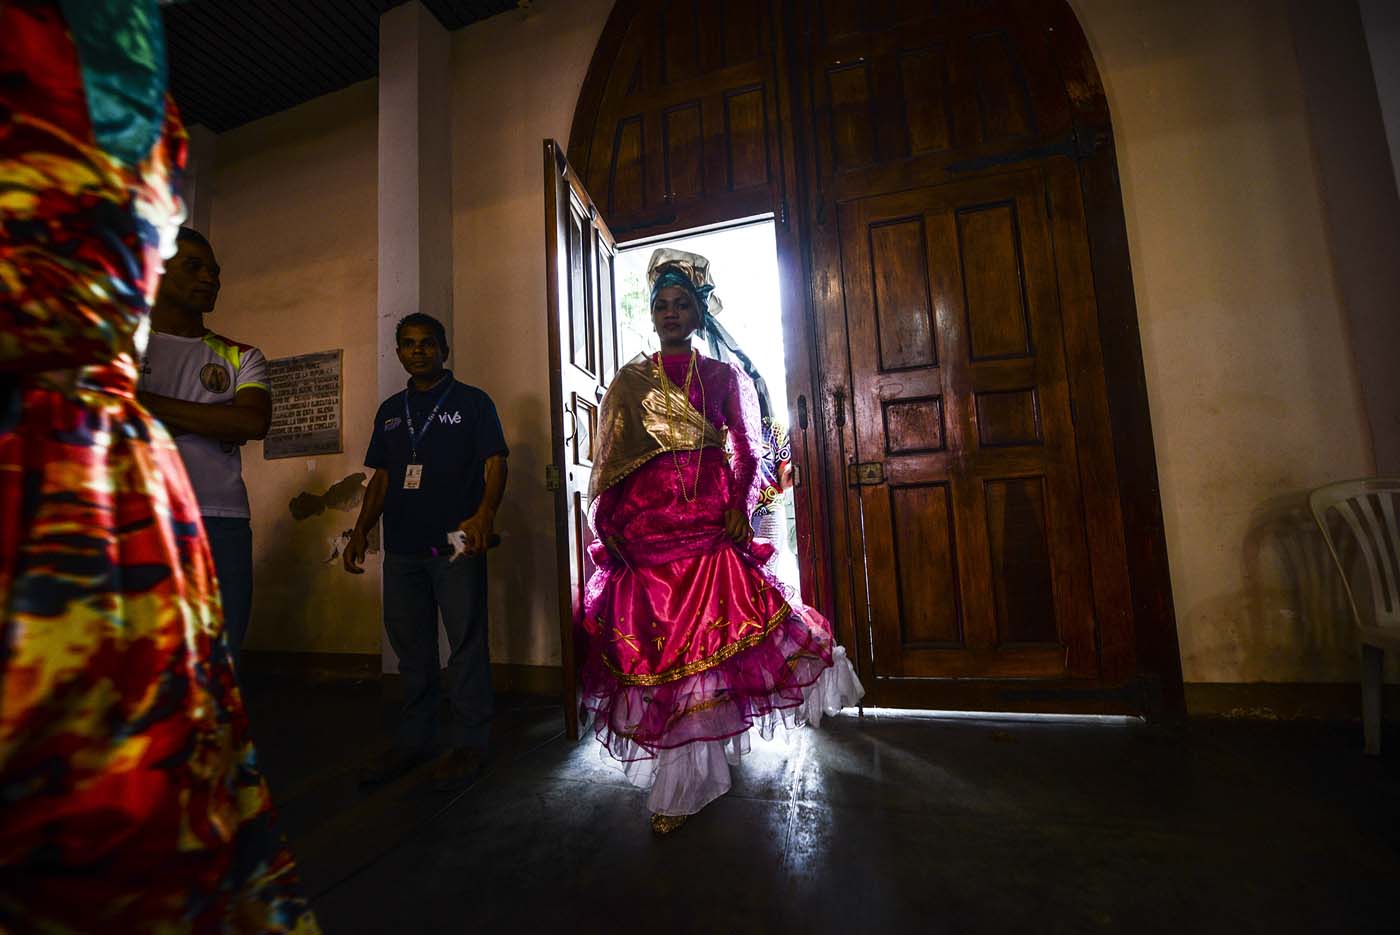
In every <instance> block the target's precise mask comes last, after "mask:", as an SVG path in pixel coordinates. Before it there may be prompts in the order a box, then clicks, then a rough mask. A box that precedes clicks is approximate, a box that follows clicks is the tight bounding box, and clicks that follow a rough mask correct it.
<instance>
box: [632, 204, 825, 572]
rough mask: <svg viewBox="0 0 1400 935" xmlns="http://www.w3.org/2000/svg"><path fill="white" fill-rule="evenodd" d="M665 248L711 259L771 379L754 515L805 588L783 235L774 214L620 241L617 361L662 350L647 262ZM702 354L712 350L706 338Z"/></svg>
mask: <svg viewBox="0 0 1400 935" xmlns="http://www.w3.org/2000/svg"><path fill="white" fill-rule="evenodd" d="M658 247H670V248H672V249H676V250H686V251H689V252H691V253H698V254H700V255H701V256H704V257H706V258H708V259H709V261H710V274H711V276H712V277H713V279H714V282H715V294H716V295H717V296H719V297H720V300H721V301H722V302H723V305H724V307H723V310H722V311H721V312H720V315H719V320H720V323H721V324H723V325H724V327H725V329H726V330H727V331H728V332H729V333H730V334H731V335H733V337H734V340H735V342H736V343H737V344H738V345H739V347H740V348H741V349H742V350H743V351H744V353H745V354H747V355H748V356H749V358H750V359H751V360H752V361H753V363H754V366H755V367H756V368H757V369H758V372H759V374H760V375H761V376H762V377H763V379H764V382H766V383H767V385H768V393H769V397H770V402H771V410H770V415H769V417H768V418H767V419H765V420H764V426H763V435H764V459H763V467H762V473H763V486H764V495H763V497H762V498H761V499H760V503H759V506H758V509H757V511H756V512H755V514H754V516H753V517H752V519H753V524H754V531H755V534H756V535H757V536H759V537H761V538H764V539H768V540H770V541H771V542H772V543H773V545H774V547H775V548H776V549H777V550H778V554H777V555H776V556H775V558H774V563H773V566H772V568H773V571H774V573H775V574H776V575H777V576H778V578H779V579H780V580H781V581H782V582H783V583H784V584H786V585H788V586H789V587H791V588H792V589H793V590H794V591H797V590H799V580H798V567H799V566H798V562H797V519H796V511H795V510H794V509H793V491H792V469H791V461H792V447H791V443H790V437H789V434H788V425H787V418H788V416H787V413H788V401H787V364H786V359H785V354H784V347H783V323H782V306H781V304H780V299H779V285H778V253H777V240H776V239H775V232H774V229H773V221H772V220H771V219H767V220H762V221H757V222H751V223H746V224H741V225H737V226H734V227H726V228H723V229H721V230H712V231H706V232H704V233H698V234H682V235H680V236H677V237H668V238H666V239H665V240H662V241H649V242H647V243H645V244H642V245H638V246H621V247H619V249H618V253H617V260H616V263H617V265H616V267H615V269H616V275H617V341H618V362H619V363H626V362H627V361H629V360H631V359H632V358H633V357H635V356H637V355H638V354H650V353H654V352H655V351H656V350H657V346H658V345H657V339H656V333H655V332H654V331H652V327H651V310H650V295H649V294H648V292H647V283H646V271H647V262H648V260H650V258H651V254H652V251H653V250H655V249H657V248H658ZM696 348H697V350H698V351H699V352H700V353H701V354H707V353H709V348H708V347H707V346H706V343H705V342H704V341H703V340H702V341H697V342H696Z"/></svg>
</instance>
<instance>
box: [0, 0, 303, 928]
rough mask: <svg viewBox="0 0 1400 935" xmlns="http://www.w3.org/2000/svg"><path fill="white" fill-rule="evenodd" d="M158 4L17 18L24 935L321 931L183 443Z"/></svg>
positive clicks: (9, 84) (15, 611) (3, 832)
mask: <svg viewBox="0 0 1400 935" xmlns="http://www.w3.org/2000/svg"><path fill="white" fill-rule="evenodd" d="M163 42H164V40H163V37H162V35H161V25H160V14H159V12H158V10H157V7H156V3H155V0H144V2H131V0H127V2H120V0H106V2H104V0H72V2H66V3H55V2H35V0H5V2H3V3H0V615H2V616H0V931H6V932H10V931H13V932H46V933H47V932H102V933H123V935H125V933H145V932H151V933H154V932H160V933H167V932H168V933H183V932H199V933H203V932H249V933H251V932H314V931H316V924H315V921H314V919H313V918H312V916H311V914H310V912H309V910H308V909H307V906H306V903H305V901H304V900H303V899H302V898H301V897H300V896H299V895H298V892H297V881H296V877H295V868H294V866H293V863H292V859H291V855H290V853H289V852H288V850H287V848H286V846H285V844H284V843H283V842H282V840H281V838H280V837H279V835H278V834H277V832H276V830H275V828H274V827H273V822H272V806H271V800H270V797H269V795H268V791H267V786H266V784H265V783H264V782H263V779H262V776H261V774H260V773H259V772H258V770H257V767H256V764H255V761H254V755H253V748H252V745H251V744H250V742H249V740H248V730H247V722H246V718H245V715H244V711H243V705H242V701H241V699H240V697H239V694H238V689H237V687H236V685H235V683H234V677H233V671H232V669H231V668H230V666H229V662H228V654H227V651H226V649H225V646H224V641H223V637H222V633H221V622H220V617H219V607H218V600H217V594H218V592H217V590H216V588H215V584H214V581H213V565H212V563H211V561H210V557H209V550H208V547H207V545H206V544H205V541H204V538H203V534H202V531H201V529H200V525H199V513H198V509H197V506H196V504H195V500H194V495H193V493H192V491H191V489H190V485H189V482H188V481H187V480H186V477H185V472H184V468H183V467H182V465H181V462H180V456H179V454H178V453H177V451H176V448H175V446H174V444H173V443H172V442H171V440H170V437H169V436H168V435H167V434H166V432H165V431H164V429H162V428H161V427H159V426H158V425H157V424H156V423H155V422H154V421H153V420H152V419H151V417H150V416H149V415H148V414H147V413H146V412H145V410H144V409H142V408H141V406H139V405H138V404H137V402H136V399H135V385H136V376H137V374H136V360H137V359H138V353H137V352H138V346H139V345H141V344H143V343H144V341H145V334H146V328H147V311H148V307H149V303H150V300H151V297H152V296H153V294H154V292H155V288H156V284H157V282H158V279H159V274H160V271H161V255H162V251H161V247H162V243H164V244H165V245H166V247H167V250H166V255H169V253H170V252H171V250H170V249H169V248H173V235H174V229H175V225H177V224H178V221H179V215H180V205H179V202H178V200H177V199H176V198H175V197H174V195H173V194H172V188H171V178H170V176H171V174H172V173H173V172H174V171H175V170H176V169H177V168H178V167H179V166H180V165H181V164H182V162H183V158H184V153H183V150H184V136H183V132H182V131H181V129H180V126H179V122H178V119H177V118H176V117H175V115H174V112H173V108H170V109H168V108H167V105H166V102H165V60H164V45H163Z"/></svg>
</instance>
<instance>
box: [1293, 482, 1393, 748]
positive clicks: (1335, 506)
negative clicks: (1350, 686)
mask: <svg viewBox="0 0 1400 935" xmlns="http://www.w3.org/2000/svg"><path fill="white" fill-rule="evenodd" d="M1308 506H1309V507H1311V509H1312V514H1313V519H1315V520H1316V521H1317V525H1318V528H1320V529H1321V530H1322V538H1323V539H1324V540H1326V542H1327V549H1328V551H1330V552H1331V553H1332V561H1333V562H1335V563H1336V565H1337V571H1338V572H1339V573H1340V574H1341V576H1342V582H1343V583H1344V584H1345V585H1346V592H1347V600H1348V601H1349V602H1350V603H1351V614H1352V619H1353V620H1354V621H1355V622H1356V629H1357V635H1358V636H1359V637H1360V640H1361V721H1362V725H1363V728H1364V730H1365V734H1366V752H1367V753H1369V754H1373V755H1374V754H1378V753H1380V752H1381V690H1382V683H1383V681H1384V668H1385V651H1386V650H1387V649H1393V650H1397V651H1400V523H1397V517H1400V477H1368V478H1365V479H1362V480H1349V481H1341V482H1340V483H1336V484H1328V485H1327V486H1326V487H1319V488H1318V489H1317V490H1314V491H1313V492H1312V494H1311V495H1309V497H1308ZM1331 510H1336V511H1337V513H1338V514H1340V515H1341V517H1342V519H1343V520H1345V521H1346V524H1347V527H1348V528H1349V529H1350V530H1351V534H1352V536H1354V537H1355V539H1356V543H1357V546H1358V547H1359V549H1360V551H1361V554H1362V556H1363V557H1364V559H1365V563H1366V571H1367V573H1368V575H1369V578H1370V580H1369V584H1370V587H1371V597H1372V599H1373V603H1374V604H1375V614H1374V616H1373V617H1372V618H1371V619H1370V620H1369V621H1368V620H1366V619H1364V618H1363V617H1362V616H1361V611H1360V608H1358V607H1357V606H1356V588H1354V587H1353V586H1352V576H1351V575H1350V574H1349V573H1348V568H1347V566H1346V564H1344V563H1343V562H1342V559H1341V555H1340V552H1339V551H1338V547H1337V543H1336V542H1335V541H1334V540H1333V537H1332V532H1331V530H1330V529H1329V528H1328V525H1327V514H1328V512H1329V511H1331ZM1357 577H1359V575H1358V576H1357ZM1357 583H1358V584H1359V583H1360V582H1359V581H1358V582H1357Z"/></svg>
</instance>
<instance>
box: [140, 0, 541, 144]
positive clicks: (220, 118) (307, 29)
mask: <svg viewBox="0 0 1400 935" xmlns="http://www.w3.org/2000/svg"><path fill="white" fill-rule="evenodd" d="M402 2H404V0H191V2H186V3H175V4H173V5H170V6H167V7H165V10H164V14H165V31H166V41H167V44H168V45H169V50H170V85H171V89H172V90H173V91H174V94H175V100H176V102H177V103H178V104H179V105H180V113H181V115H182V116H183V118H184V120H185V123H187V124H196V123H201V124H203V125H204V126H206V127H208V128H209V129H211V130H213V131H214V132H216V133H222V132H224V131H225V130H231V129H233V128H234V127H237V126H241V125H242V124H245V123H248V122H249V121H252V120H257V119H258V118H259V117H266V116H268V115H269V114H275V113H277V112H278V111H282V110H286V109H287V108H289V107H294V106H296V105H297V104H300V103H302V102H303V101H309V100H311V99H312V98H313V97H320V96H321V95H322V94H328V93H330V92H331V91H337V90H339V89H341V88H344V87H348V86H349V85H352V84H354V83H355V82H357V81H363V80H365V79H366V78H372V77H374V75H375V74H376V73H377V72H378V71H379V64H378V62H379V17H380V14H382V13H383V12H384V11H385V10H388V9H391V8H393V7H396V6H398V5H399V4H400V3H402ZM423 5H424V6H425V7H427V8H428V9H429V10H431V11H432V12H433V14H434V15H435V16H436V17H437V18H438V20H439V21H441V23H442V24H443V25H444V26H446V27H447V28H448V29H458V28H460V27H462V26H466V25H467V24H468V23H475V22H477V21H478V20H483V19H486V18H487V17H490V16H495V15H496V14H498V13H504V12H505V11H507V10H510V9H513V8H514V7H515V6H516V0H423Z"/></svg>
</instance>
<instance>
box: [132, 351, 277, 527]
mask: <svg viewBox="0 0 1400 935" xmlns="http://www.w3.org/2000/svg"><path fill="white" fill-rule="evenodd" d="M250 386H256V387H261V388H262V389H264V390H265V389H267V360H266V358H264V357H263V354H262V351H260V350H258V349H257V348H256V347H250V346H248V345H247V344H239V343H238V342H237V341H230V340H229V339H228V338H225V337H223V336H222V335H217V334H215V333H214V332H212V331H209V332H206V333H205V335H204V337H202V338H182V337H179V336H178V335H173V334H160V333H159V332H152V333H151V341H150V344H149V345H148V346H147V347H146V356H145V358H144V359H143V360H142V362H141V383H140V387H141V389H143V390H145V391H146V392H148V393H155V394H157V395H160V396H170V397H173V398H175V399H182V400H185V401H186V402H191V403H219V404H223V405H229V404H232V403H233V397H234V394H236V393H237V392H238V391H239V390H241V389H246V388H247V387H250ZM175 444H177V445H178V446H179V447H180V456H181V458H183V459H184V462H185V471H186V472H187V473H188V474H189V475H190V483H191V484H193V485H194V492H195V496H196V497H197V498H198V499H199V512H200V513H201V514H202V515H204V516H232V517H247V516H248V515H249V514H248V488H247V487H245V486H244V485H243V458H242V455H241V454H240V453H239V449H240V446H239V445H235V444H233V443H232V442H221V441H218V440H217V439H213V438H205V437H204V436H202V435H189V434H185V435H177V436H175Z"/></svg>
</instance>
